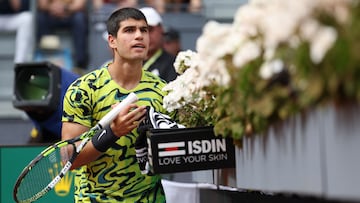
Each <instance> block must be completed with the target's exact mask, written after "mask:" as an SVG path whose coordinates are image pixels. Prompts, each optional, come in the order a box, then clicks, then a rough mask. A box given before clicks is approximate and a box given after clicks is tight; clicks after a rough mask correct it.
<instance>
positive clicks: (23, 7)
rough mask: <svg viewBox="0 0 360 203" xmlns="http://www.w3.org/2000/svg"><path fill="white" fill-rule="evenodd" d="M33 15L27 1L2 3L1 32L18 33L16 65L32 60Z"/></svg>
mask: <svg viewBox="0 0 360 203" xmlns="http://www.w3.org/2000/svg"><path fill="white" fill-rule="evenodd" d="M33 27H34V24H33V15H32V13H31V11H30V9H29V1H27V0H5V1H0V32H7V31H16V38H15V57H14V63H23V62H28V61H31V60H32V55H33V51H34V49H33V41H34V30H33Z"/></svg>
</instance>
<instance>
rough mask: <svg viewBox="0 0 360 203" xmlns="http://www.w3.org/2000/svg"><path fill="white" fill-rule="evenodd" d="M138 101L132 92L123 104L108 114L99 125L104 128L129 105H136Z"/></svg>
mask: <svg viewBox="0 0 360 203" xmlns="http://www.w3.org/2000/svg"><path fill="white" fill-rule="evenodd" d="M137 100H138V97H137V96H136V94H135V93H133V92H131V93H130V94H129V95H128V96H127V97H126V98H125V99H124V100H123V101H122V102H120V103H119V104H118V105H116V107H115V108H113V109H112V110H111V111H110V112H109V113H107V114H106V115H105V116H104V117H103V118H102V119H101V120H100V121H99V125H100V126H101V127H104V126H105V125H108V124H110V122H112V121H113V120H114V119H115V117H116V116H117V115H118V114H119V112H120V111H121V110H122V109H123V108H124V107H125V106H127V105H129V104H131V103H134V102H136V101H137Z"/></svg>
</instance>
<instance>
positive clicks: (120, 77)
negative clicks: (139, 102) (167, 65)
mask: <svg viewBox="0 0 360 203" xmlns="http://www.w3.org/2000/svg"><path fill="white" fill-rule="evenodd" d="M109 73H110V75H111V77H112V79H113V80H114V81H115V82H116V83H117V84H118V85H119V86H120V87H122V88H125V89H127V90H130V89H133V88H135V87H136V86H137V85H138V84H139V81H140V80H141V75H142V63H141V62H138V63H131V64H130V63H120V62H117V63H116V62H114V63H112V64H110V65H109Z"/></svg>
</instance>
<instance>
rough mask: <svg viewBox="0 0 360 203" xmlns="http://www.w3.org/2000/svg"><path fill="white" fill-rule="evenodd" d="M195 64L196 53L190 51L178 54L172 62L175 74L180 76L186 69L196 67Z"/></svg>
mask: <svg viewBox="0 0 360 203" xmlns="http://www.w3.org/2000/svg"><path fill="white" fill-rule="evenodd" d="M196 64H197V53H196V52H194V51H191V50H186V51H181V52H179V53H178V55H177V56H176V59H175V62H174V68H175V71H176V72H177V73H179V74H182V73H184V71H185V70H186V69H188V68H190V67H191V66H196Z"/></svg>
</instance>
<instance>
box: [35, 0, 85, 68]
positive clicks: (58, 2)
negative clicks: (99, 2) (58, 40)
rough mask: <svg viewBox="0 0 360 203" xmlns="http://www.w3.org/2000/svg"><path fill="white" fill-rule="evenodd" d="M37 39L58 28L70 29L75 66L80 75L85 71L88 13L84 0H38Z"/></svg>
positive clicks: (52, 32)
mask: <svg viewBox="0 0 360 203" xmlns="http://www.w3.org/2000/svg"><path fill="white" fill-rule="evenodd" d="M37 24H38V26H37V41H38V42H40V40H41V38H42V37H43V36H46V35H51V34H54V30H57V29H58V28H67V29H70V31H71V37H72V39H73V45H74V52H73V55H74V61H75V67H74V68H73V71H74V72H75V73H78V74H80V75H82V74H84V73H85V72H86V68H87V67H86V66H87V64H88V50H87V49H88V44H87V40H88V15H87V1H86V0H38V12H37Z"/></svg>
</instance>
